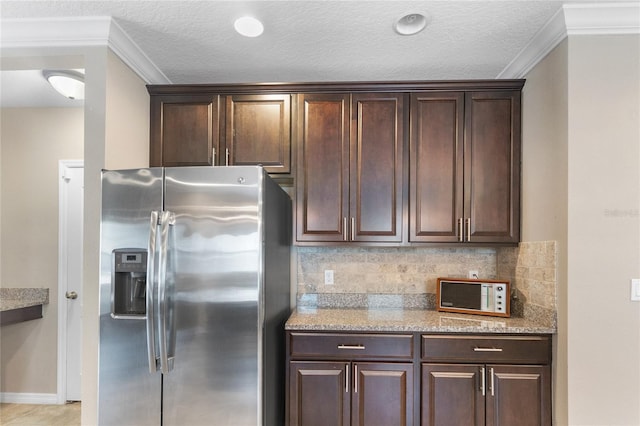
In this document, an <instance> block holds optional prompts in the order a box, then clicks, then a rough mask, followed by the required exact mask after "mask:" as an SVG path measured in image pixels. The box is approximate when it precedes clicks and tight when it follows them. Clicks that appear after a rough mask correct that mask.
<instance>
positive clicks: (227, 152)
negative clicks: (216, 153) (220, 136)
mask: <svg viewBox="0 0 640 426" xmlns="http://www.w3.org/2000/svg"><path fill="white" fill-rule="evenodd" d="M224 157H225V159H224V162H225V164H224V165H225V166H228V165H229V148H226V149H225V150H224Z"/></svg>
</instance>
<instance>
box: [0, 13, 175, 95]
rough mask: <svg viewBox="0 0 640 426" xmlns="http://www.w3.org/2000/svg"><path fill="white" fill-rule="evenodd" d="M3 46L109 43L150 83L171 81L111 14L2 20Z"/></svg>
mask: <svg viewBox="0 0 640 426" xmlns="http://www.w3.org/2000/svg"><path fill="white" fill-rule="evenodd" d="M1 31H2V32H1V37H0V48H2V49H10V48H20V49H29V48H56V47H79V48H82V47H94V46H106V47H108V48H109V49H111V50H112V51H113V52H114V53H115V54H116V55H117V56H118V57H119V58H120V59H122V61H123V62H124V63H125V64H127V65H128V66H129V67H130V68H131V69H132V70H133V72H135V73H136V74H137V75H138V76H139V77H140V78H141V79H143V80H144V81H145V82H146V83H148V84H169V83H171V81H170V80H169V79H168V78H167V76H166V75H164V74H163V73H162V71H160V69H159V68H158V67H157V66H156V65H155V64H154V63H153V62H152V61H151V60H150V59H149V57H148V56H147V55H146V54H145V53H144V52H143V51H142V49H140V47H139V46H138V45H137V44H136V43H135V42H134V41H133V40H132V39H131V38H130V37H129V35H128V34H127V33H125V31H124V30H123V29H122V27H120V25H118V23H117V22H116V21H115V20H113V19H112V18H111V17H108V16H98V17H75V18H29V19H3V20H2V25H1Z"/></svg>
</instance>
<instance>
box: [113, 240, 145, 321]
mask: <svg viewBox="0 0 640 426" xmlns="http://www.w3.org/2000/svg"><path fill="white" fill-rule="evenodd" d="M112 255H113V263H112V277H111V316H112V317H113V318H136V317H137V318H141V319H142V318H144V317H145V315H146V296H147V250H145V249H116V250H114V251H113V253H112Z"/></svg>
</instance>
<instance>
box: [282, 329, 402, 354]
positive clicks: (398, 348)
mask: <svg viewBox="0 0 640 426" xmlns="http://www.w3.org/2000/svg"><path fill="white" fill-rule="evenodd" d="M289 339H290V340H289V344H290V346H289V347H290V355H291V358H307V359H308V358H322V359H326V358H340V359H354V358H357V359H362V358H372V359H411V358H413V335H411V334H357V333H344V334H342V333H290V335H289Z"/></svg>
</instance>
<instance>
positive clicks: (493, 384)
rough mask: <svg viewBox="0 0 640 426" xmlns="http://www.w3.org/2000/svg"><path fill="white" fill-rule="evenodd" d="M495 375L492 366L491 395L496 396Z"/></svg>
mask: <svg viewBox="0 0 640 426" xmlns="http://www.w3.org/2000/svg"><path fill="white" fill-rule="evenodd" d="M495 384H496V383H495V375H494V374H493V368H491V396H495V392H494V388H495Z"/></svg>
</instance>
